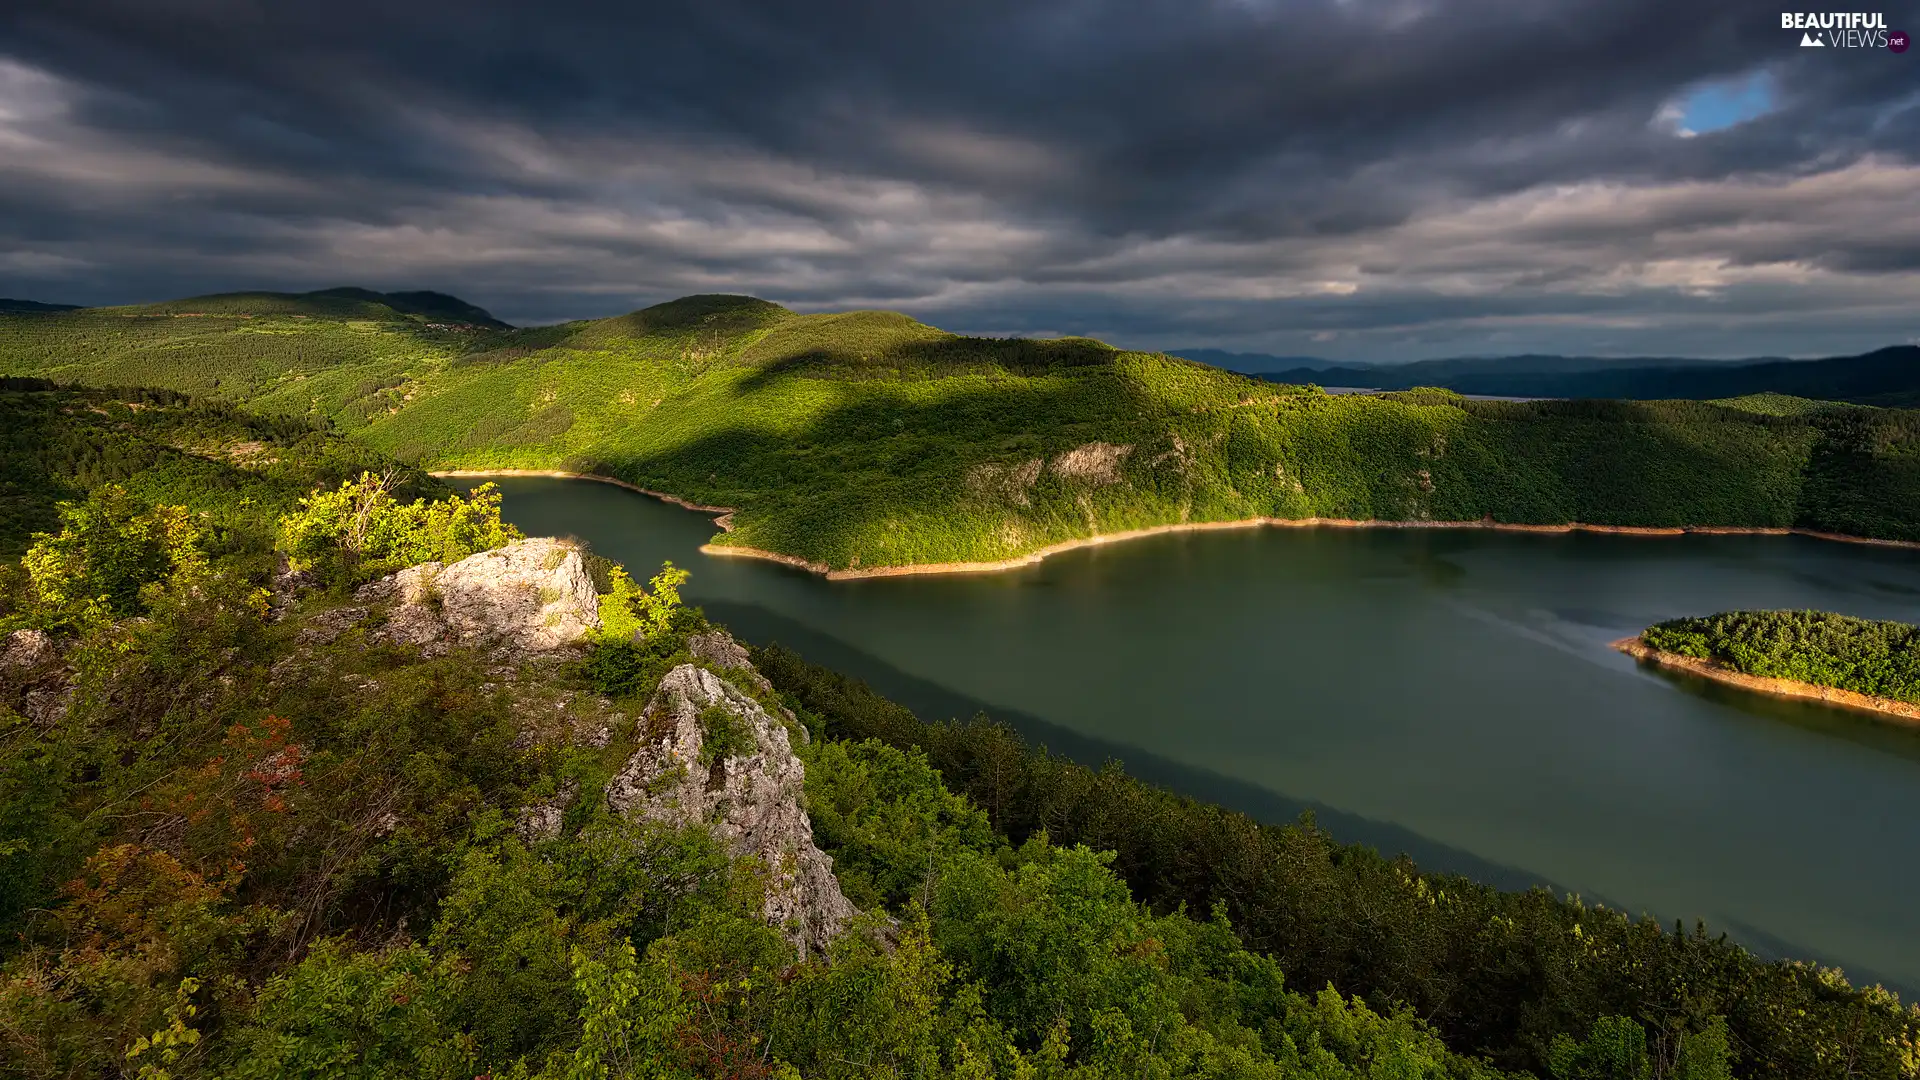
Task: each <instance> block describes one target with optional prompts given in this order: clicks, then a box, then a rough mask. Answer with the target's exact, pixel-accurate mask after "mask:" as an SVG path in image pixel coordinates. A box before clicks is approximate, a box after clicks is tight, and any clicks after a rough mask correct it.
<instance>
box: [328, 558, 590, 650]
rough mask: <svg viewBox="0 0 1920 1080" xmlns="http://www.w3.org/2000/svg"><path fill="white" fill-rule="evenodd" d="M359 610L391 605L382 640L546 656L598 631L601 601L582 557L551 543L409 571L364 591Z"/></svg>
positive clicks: (380, 632) (358, 595)
mask: <svg viewBox="0 0 1920 1080" xmlns="http://www.w3.org/2000/svg"><path fill="white" fill-rule="evenodd" d="M354 599H356V600H358V601H360V602H362V603H378V602H381V601H392V602H393V603H394V607H393V608H392V609H391V610H390V611H388V613H387V621H386V623H385V624H384V625H383V626H381V627H380V629H379V630H378V631H377V633H376V636H377V637H378V638H380V639H381V640H385V641H390V642H394V643H396V644H404V645H418V646H422V647H423V648H429V649H434V648H437V649H444V648H445V647H446V646H447V645H449V644H460V645H487V646H493V647H495V648H500V649H505V650H508V651H517V652H546V651H550V650H553V649H558V648H562V647H564V646H567V645H571V644H573V643H574V642H577V641H579V640H580V639H581V638H583V637H585V636H586V635H587V634H588V633H589V632H591V631H594V630H598V629H599V628H600V600H599V596H598V595H597V593H596V592H595V590H594V587H593V578H592V576H591V575H589V574H588V573H587V567H586V562H585V560H583V559H582V558H581V557H580V549H579V548H578V547H576V546H574V545H573V544H570V543H567V542H565V541H562V540H555V539H553V538H551V537H537V538H535V539H531V540H520V541H517V542H515V543H512V544H508V545H507V546H506V547H503V548H496V549H495V550H493V551H483V552H481V553H480V554H478V555H470V556H468V557H467V558H464V559H461V560H460V561H459V562H457V563H453V564H452V565H442V564H440V563H437V562H430V563H422V564H420V565H419V566H411V567H408V568H407V569H405V570H402V571H400V572H399V573H397V574H392V575H389V576H388V577H384V578H381V579H380V580H379V581H376V582H374V583H372V584H370V585H366V586H363V587H362V588H361V589H360V590H359V591H358V592H356V593H355V594H354Z"/></svg>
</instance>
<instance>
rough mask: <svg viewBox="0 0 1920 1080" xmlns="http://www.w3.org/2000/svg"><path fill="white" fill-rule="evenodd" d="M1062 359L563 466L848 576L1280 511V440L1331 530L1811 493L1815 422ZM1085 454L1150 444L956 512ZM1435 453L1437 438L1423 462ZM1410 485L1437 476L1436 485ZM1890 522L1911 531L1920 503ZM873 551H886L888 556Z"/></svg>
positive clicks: (1653, 519) (1565, 515)
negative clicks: (746, 530) (1035, 468)
mask: <svg viewBox="0 0 1920 1080" xmlns="http://www.w3.org/2000/svg"><path fill="white" fill-rule="evenodd" d="M1024 345H1025V346H1030V347H1033V348H1040V347H1042V346H1056V345H1058V346H1059V347H1060V348H1063V349H1067V350H1069V351H1072V350H1073V349H1076V348H1079V346H1075V345H1073V344H1072V343H1066V344H1064V345H1062V344H1060V343H1052V342H1028V343H1024ZM1101 355H1111V354H1107V353H1104V352H1103V353H1102V354H1101ZM793 362H794V363H796V364H798V363H808V362H811V361H809V360H807V359H806V357H805V356H800V357H796V358H795V359H794V361H793ZM1069 366H1070V367H1072V369H1073V370H1075V371H1077V372H1079V373H1080V374H1079V375H1078V376H1077V377H1074V378H1067V379H1050V380H1033V381H1029V380H1013V379H1008V380H1004V381H993V382H988V381H972V380H970V381H961V380H955V381H954V382H953V383H951V384H949V385H945V386H942V387H940V388H939V389H938V391H937V396H935V395H934V394H929V393H927V392H925V391H924V390H915V389H912V388H911V386H910V385H909V384H908V381H906V380H903V381H901V382H894V383H889V382H888V381H887V380H884V379H870V380H858V381H857V382H855V383H853V384H851V385H849V386H848V387H847V389H846V391H845V392H844V394H843V395H842V400H841V401H840V403H839V404H837V405H835V406H833V407H831V408H829V409H827V410H826V411H824V412H822V413H820V414H819V415H818V416H816V417H814V418H813V420H812V421H811V422H810V423H808V424H806V425H805V426H804V427H803V428H800V429H798V430H795V429H793V428H787V429H785V430H777V429H776V428H775V427H774V425H773V424H772V423H770V418H772V417H776V416H777V414H778V403H779V399H778V398H777V397H775V396H772V395H767V394H763V395H761V396H760V399H759V400H753V399H752V398H751V396H750V394H749V391H748V389H747V388H746V387H742V388H740V389H739V390H738V395H737V397H735V398H734V399H732V400H731V401H730V402H728V403H726V404H720V405H716V404H713V403H708V404H706V405H704V406H700V407H705V408H711V409H714V410H716V412H718V413H719V415H718V416H716V418H715V419H716V422H715V423H714V424H711V425H709V426H707V427H706V428H705V429H704V433H703V434H701V435H699V436H697V437H692V438H689V439H688V440H687V441H685V442H682V443H680V444H679V445H676V446H673V447H671V448H669V449H666V450H663V451H658V452H653V453H647V454H633V453H629V452H624V451H623V448H622V446H621V444H620V439H619V436H618V435H617V434H616V435H614V436H611V437H609V438H608V439H607V440H606V441H605V442H603V443H602V444H600V447H598V448H595V449H593V450H590V451H588V452H585V453H582V454H579V455H577V456H575V457H573V458H571V459H570V460H569V461H567V462H566V464H567V466H568V467H569V468H572V469H575V470H578V471H592V472H605V473H609V474H611V475H616V476H619V477H622V478H623V479H627V480H630V481H633V482H636V483H639V484H641V485H642V486H645V487H648V488H652V489H655V490H665V491H671V492H673V493H674V494H676V495H679V496H681V497H684V498H689V499H692V500H695V501H698V502H703V503H708V504H717V505H726V506H733V507H736V508H738V509H740V510H742V511H743V515H742V518H741V523H742V524H743V525H746V526H748V527H750V529H751V535H752V538H753V539H752V541H751V542H753V543H755V544H756V545H757V546H761V547H771V548H777V549H779V550H783V551H787V552H789V553H795V554H801V555H804V556H806V557H808V558H810V559H814V560H820V561H827V562H831V563H832V564H834V565H836V566H847V565H855V564H854V563H853V562H852V560H853V558H855V557H864V558H865V559H866V561H867V562H868V563H869V564H871V563H875V562H882V561H898V560H899V558H900V557H899V556H897V555H891V554H889V551H898V550H900V549H901V548H902V547H903V546H905V547H907V548H908V549H909V550H919V551H927V550H928V549H929V548H936V549H937V548H939V547H941V546H943V545H942V543H939V542H935V543H929V544H926V545H922V546H919V547H917V548H915V547H913V546H912V545H910V544H909V545H902V544H900V543H899V542H897V540H895V539H889V538H890V537H897V536H898V534H897V533H891V532H889V531H887V530H888V529H889V528H898V527H901V526H900V523H903V522H907V521H921V522H936V521H937V522H941V523H942V526H943V527H945V528H948V529H949V530H950V535H949V536H948V537H947V538H945V540H944V546H945V548H946V549H947V550H945V551H935V552H934V557H946V558H976V559H977V558H997V557H1000V555H999V554H981V552H997V551H998V547H997V545H995V544H993V543H991V542H990V541H991V537H990V536H989V532H990V530H994V529H998V528H999V527H1000V525H1001V523H1002V520H1003V515H1004V513H1005V511H1007V510H1013V511H1014V512H1016V513H1017V514H1019V515H1020V516H1021V517H1023V518H1025V519H1026V524H1027V525H1028V526H1037V529H1034V528H1030V529H1029V535H1045V536H1047V537H1048V538H1050V539H1063V538H1065V537H1067V536H1076V535H1084V534H1085V532H1086V511H1088V510H1093V511H1098V512H1099V513H1100V514H1102V515H1106V516H1108V517H1109V519H1110V517H1111V512H1112V511H1114V510H1116V508H1117V509H1120V510H1123V511H1124V512H1125V513H1127V514H1128V515H1130V516H1131V517H1132V518H1134V519H1136V520H1137V519H1139V518H1142V517H1145V518H1151V519H1157V520H1174V519H1175V517H1176V516H1177V515H1180V514H1190V515H1191V516H1192V517H1194V518H1197V519H1206V518H1220V517H1245V516H1252V515H1255V514H1283V513H1288V511H1286V510H1284V509H1282V507H1286V506H1292V505H1296V504H1298V503H1299V500H1297V499H1295V497H1294V496H1293V495H1292V494H1291V493H1289V492H1288V491H1285V490H1283V488H1284V484H1283V482H1282V481H1280V480H1276V479H1275V472H1274V464H1275V461H1276V460H1277V458H1276V457H1275V456H1274V455H1276V454H1279V453H1281V449H1280V448H1284V452H1285V453H1286V454H1287V455H1288V456H1290V457H1292V458H1295V459H1298V460H1299V461H1301V462H1304V465H1303V466H1302V468H1303V475H1304V483H1305V484H1306V485H1307V486H1306V488H1305V489H1304V492H1305V494H1306V496H1307V498H1309V499H1311V500H1312V505H1313V506H1314V507H1315V510H1316V512H1318V513H1319V514H1321V515H1323V516H1328V517H1351V518H1379V519H1405V518H1408V517H1431V518H1434V519H1440V520H1480V519H1485V518H1490V519H1491V520H1495V521H1500V522H1510V523H1520V524H1562V523H1566V522H1569V521H1583V522H1588V523H1593V524H1603V525H1620V526H1676V525H1710V526H1729V527H1756V526H1765V527H1782V526H1786V525H1790V524H1794V523H1795V521H1796V520H1797V519H1796V506H1797V505H1806V504H1808V503H1809V502H1810V501H1812V500H1815V499H1816V497H1817V496H1818V493H1817V492H1816V491H1814V488H1815V487H1816V485H1817V483H1819V482H1818V481H1816V480H1813V479H1808V480H1807V482H1806V483H1805V484H1803V482H1802V481H1803V479H1805V477H1806V474H1805V473H1804V472H1803V463H1804V455H1805V446H1806V445H1807V444H1808V443H1809V442H1811V441H1814V439H1815V434H1813V432H1815V429H1812V428H1811V427H1810V426H1809V425H1807V424H1806V423H1805V422H1804V421H1799V420H1795V419H1791V418H1776V417H1761V416H1755V415H1752V414H1744V413H1738V412H1735V411H1732V410H1727V409H1724V408H1721V407H1718V406H1712V405H1706V404H1703V403H1698V402H1538V403H1507V402H1472V403H1468V405H1467V407H1466V408H1465V409H1464V412H1465V413H1466V415H1465V416H1464V417H1459V418H1458V419H1457V420H1455V419H1450V418H1448V417H1447V416H1445V415H1444V414H1440V415H1436V414H1435V413H1434V412H1433V411H1432V410H1428V409H1421V408H1417V407H1414V406H1397V405H1391V404H1388V403H1382V402H1379V401H1368V402H1365V403H1353V402H1347V401H1345V400H1344V399H1341V400H1336V401H1331V402H1326V403H1322V404H1317V405H1315V406H1313V407H1311V408H1310V409H1309V410H1308V411H1310V412H1312V413H1314V414H1315V415H1314V416H1313V417H1312V418H1311V419H1310V420H1300V419H1295V418H1292V417H1293V412H1292V411H1291V410H1288V409H1279V410H1277V411H1276V410H1263V409H1240V408H1237V407H1236V405H1237V403H1238V395H1237V394H1236V393H1234V392H1233V391H1234V390H1235V389H1236V388H1235V387H1230V386H1220V387H1215V386H1212V385H1210V384H1205V383H1201V384H1192V383H1190V381H1189V380H1187V379H1186V378H1185V376H1184V373H1182V372H1179V371H1174V370H1169V371H1168V372H1165V373H1163V374H1164V375H1165V376H1166V383H1165V385H1164V386H1161V385H1158V384H1157V383H1156V379H1158V378H1159V377H1160V374H1162V373H1156V372H1154V371H1153V370H1152V369H1148V370H1147V371H1145V372H1143V373H1138V374H1136V373H1131V372H1129V373H1125V374H1123V373H1121V372H1119V371H1117V370H1116V369H1114V368H1112V367H1102V366H1097V365H1078V364H1076V365H1069ZM771 377H772V376H771V375H770V374H767V373H764V372H763V373H761V374H760V375H757V376H755V378H771ZM749 382H751V380H749ZM736 403H737V404H736ZM723 410H724V411H723ZM736 417H737V418H736ZM1283 418H1285V419H1283ZM688 426H689V427H693V428H698V427H700V425H698V424H692V425H688ZM1176 428H1177V429H1178V430H1180V431H1181V432H1183V433H1184V436H1185V439H1186V442H1185V444H1184V445H1183V447H1182V448H1181V449H1180V451H1179V452H1178V455H1179V459H1180V460H1179V462H1178V464H1177V467H1176V466H1158V467H1153V468H1151V469H1149V468H1147V467H1146V465H1147V462H1146V461H1143V460H1142V459H1148V455H1147V452H1146V447H1148V446H1152V447H1153V448H1154V457H1155V458H1166V457H1167V456H1168V455H1167V454H1165V453H1161V452H1160V451H1162V450H1164V448H1165V447H1166V446H1167V445H1169V442H1170V439H1171V438H1172V433H1173V431H1174V430H1175V429H1176ZM1229 436H1231V437H1229ZM1094 441H1105V442H1108V443H1113V444H1131V445H1136V446H1139V447H1141V448H1142V452H1141V453H1139V454H1136V455H1135V456H1134V457H1133V458H1129V459H1127V460H1126V461H1125V462H1124V468H1123V472H1124V475H1125V476H1126V478H1127V480H1128V481H1129V485H1114V486H1108V487H1105V488H1100V489H1097V490H1096V489H1095V488H1093V487H1089V486H1087V485H1086V484H1082V483H1079V482H1076V481H1069V480H1066V479H1062V478H1059V477H1056V476H1055V475H1054V471H1053V470H1051V469H1048V470H1044V471H1043V472H1042V473H1041V474H1040V475H1039V476H1038V486H1032V485H1029V488H1028V489H1027V490H1025V491H1022V492H1018V493H1015V495H1016V496H1018V497H1019V498H1025V497H1027V496H1029V495H1030V496H1031V502H1030V504H1028V505H1020V506H1015V505H1012V504H1009V503H1008V501H1007V500H1008V498H1011V497H1013V496H1006V497H1001V496H1003V495H1004V493H998V492H995V493H992V494H995V495H996V499H997V501H995V500H989V502H988V503H986V504H983V506H982V507H981V508H980V509H979V510H978V511H977V513H978V514H979V520H978V521H977V522H969V521H967V520H965V518H966V516H967V514H968V513H969V511H968V509H967V507H966V506H965V505H964V492H965V490H966V484H967V482H968V475H967V470H968V468H969V467H971V466H972V465H974V464H976V463H979V462H983V461H991V462H999V463H1011V462H1017V461H1021V460H1032V459H1033V458H1035V457H1045V456H1050V455H1054V454H1058V453H1059V452H1061V451H1063V450H1067V449H1071V448H1073V447H1075V446H1084V445H1086V444H1088V443H1091V442H1094ZM1430 444H1433V445H1440V446H1441V449H1440V450H1439V451H1438V452H1434V453H1433V454H1432V456H1428V455H1429V451H1428V450H1427V449H1425V448H1426V447H1427V446H1429V445H1430ZM1148 460H1153V459H1148ZM1293 467H1294V466H1292V465H1288V466H1287V468H1288V469H1292V468H1293ZM1429 470H1431V478H1430V479H1428V478H1427V474H1428V471H1429ZM1915 472H1916V475H1920V469H1916V470H1915ZM1288 477H1289V482H1291V480H1293V479H1298V478H1297V477H1295V476H1294V474H1293V473H1291V472H1289V473H1288ZM1416 477H1418V478H1420V479H1419V480H1418V481H1416V479H1415V478H1416ZM1416 483H1424V484H1425V485H1426V493H1425V494H1422V493H1421V489H1419V488H1417V487H1416ZM1843 483H1844V484H1846V485H1853V486H1857V481H1855V480H1846V481H1844V482H1843ZM1089 498H1090V499H1091V500H1092V502H1091V503H1090V504H1089V503H1087V502H1086V500H1087V499H1089ZM1162 511H1164V513H1163V512H1162ZM1881 514H1882V515H1883V517H1885V516H1887V515H1893V516H1897V517H1900V518H1901V519H1902V520H1905V519H1907V518H1913V519H1915V521H1916V524H1917V525H1920V503H1916V504H1915V505H1914V506H1912V507H1905V508H1899V509H1897V510H1896V509H1883V510H1881ZM889 523H891V525H890V524H889ZM1898 524H1899V522H1892V521H1885V520H1879V519H1876V521H1875V522H1874V523H1873V530H1874V533H1876V534H1880V535H1886V534H1887V530H1888V529H1892V528H1894V527H1895V526H1896V525H1898ZM876 538H879V543H880V544H881V545H884V546H882V547H878V548H876V547H875V544H876ZM976 540H977V541H980V542H979V543H970V541H976ZM956 541H959V542H961V543H963V544H967V548H970V549H971V551H972V552H973V554H966V553H964V552H965V551H966V550H967V548H959V547H956V546H955V542H956ZM863 547H864V548H869V549H873V550H863ZM921 557H926V556H924V555H923V556H921Z"/></svg>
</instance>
